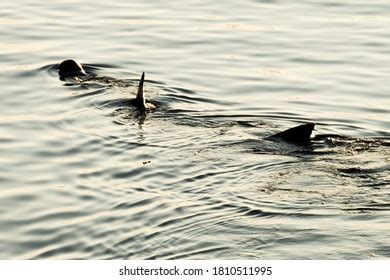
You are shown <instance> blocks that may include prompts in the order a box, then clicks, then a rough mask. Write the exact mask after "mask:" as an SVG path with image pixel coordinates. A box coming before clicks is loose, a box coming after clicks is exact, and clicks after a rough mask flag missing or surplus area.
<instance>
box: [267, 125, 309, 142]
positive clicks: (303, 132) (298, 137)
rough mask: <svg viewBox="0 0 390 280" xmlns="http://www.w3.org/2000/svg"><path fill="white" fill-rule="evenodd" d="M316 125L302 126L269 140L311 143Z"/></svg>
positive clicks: (275, 135)
mask: <svg viewBox="0 0 390 280" xmlns="http://www.w3.org/2000/svg"><path fill="white" fill-rule="evenodd" d="M314 126H315V124H314V123H306V124H302V125H299V126H296V127H293V128H290V129H287V130H284V131H282V132H279V133H276V134H274V135H271V136H270V137H268V139H282V140H284V141H287V142H292V143H307V142H310V135H311V133H312V131H313V129H314Z"/></svg>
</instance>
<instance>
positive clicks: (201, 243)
mask: <svg viewBox="0 0 390 280" xmlns="http://www.w3.org/2000/svg"><path fill="white" fill-rule="evenodd" d="M23 2H25V3H24V5H20V1H19V2H18V3H1V4H0V18H1V20H0V33H1V34H2V43H1V44H0V50H1V51H0V59H1V61H2V62H3V63H2V65H0V71H1V75H0V82H1V85H2V90H1V92H0V95H1V103H0V109H1V110H0V155H1V156H0V166H1V169H0V221H1V225H0V252H1V253H0V258H3V259H17V258H26V259H30V258H31V259H41V258H56V259H69V258H76V259H91V258H96V259H179V258H188V259H215V258H220V259H238V258H268V259H286V258H287V259H301V258H305V259H320V258H321V259H324V258H325V259H340V258H345V259H368V258H388V257H389V256H390V247H389V245H388V244H389V236H388V229H389V222H388V221H389V209H390V199H389V197H390V196H389V194H390V193H389V186H390V163H389V160H390V150H389V141H390V134H389V128H390V123H389V116H390V114H389V113H390V112H389V108H390V106H389V105H390V102H389V100H390V99H389V97H388V94H387V89H388V88H389V85H388V83H389V82H388V76H389V74H390V68H389V67H390V66H389V65H390V61H388V60H389V57H388V55H387V50H388V49H389V46H390V41H389V37H388V36H387V34H388V33H389V26H390V25H389V24H388V21H389V18H388V17H387V15H386V13H385V12H386V11H388V9H389V8H390V7H389V4H388V3H387V2H386V1H376V3H369V4H358V3H355V1H344V3H337V4H335V3H333V2H329V1H300V3H290V2H287V1H244V2H240V3H238V2H235V1H227V2H226V1H225V3H224V4H218V3H208V2H205V1H202V0H192V1H186V2H171V3H169V4H168V3H163V2H158V1H148V2H147V3H144V2H142V1H138V2H134V1H133V2H132V3H128V1H116V3H108V2H107V3H106V2H101V1H95V2H97V3H95V2H94V3H93V5H91V3H84V2H82V1H78V0H74V1H56V2H53V3H43V2H40V1H34V0H24V1H23ZM86 14H88V15H90V16H89V17H88V19H86V18H85V15H86ZM67 58H75V59H77V60H79V61H81V62H83V63H84V65H86V67H87V69H88V71H89V72H90V73H93V75H95V76H94V78H93V79H91V80H88V81H84V82H75V83H69V82H63V81H60V80H59V79H58V75H57V67H58V63H59V62H60V61H62V60H64V59H67ZM142 71H146V73H147V74H146V79H147V81H146V83H145V93H146V96H147V98H149V99H151V100H153V101H154V102H156V103H157V104H158V105H159V106H158V109H157V110H156V111H155V112H153V113H150V114H147V115H146V116H144V117H140V116H139V114H137V111H136V110H135V109H134V108H132V107H131V106H129V102H128V100H129V99H130V98H134V96H135V94H136V91H137V85H138V80H139V76H140V73H142ZM313 121H314V122H316V131H315V134H316V137H315V138H314V140H313V141H312V143H311V144H310V145H294V144H288V143H281V142H275V141H269V140H267V139H265V138H266V137H267V136H269V135H271V134H273V133H276V132H278V131H281V130H284V129H286V128H289V127H292V126H295V125H298V124H300V123H305V122H313Z"/></svg>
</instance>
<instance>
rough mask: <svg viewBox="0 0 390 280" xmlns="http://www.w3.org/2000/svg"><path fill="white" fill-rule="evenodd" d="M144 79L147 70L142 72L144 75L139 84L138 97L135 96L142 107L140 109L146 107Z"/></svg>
mask: <svg viewBox="0 0 390 280" xmlns="http://www.w3.org/2000/svg"><path fill="white" fill-rule="evenodd" d="M144 79H145V72H142V76H141V79H140V81H139V85H138V92H137V97H136V98H135V100H136V102H137V104H138V106H139V107H140V108H139V109H143V110H145V109H146V103H145V96H144Z"/></svg>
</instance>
